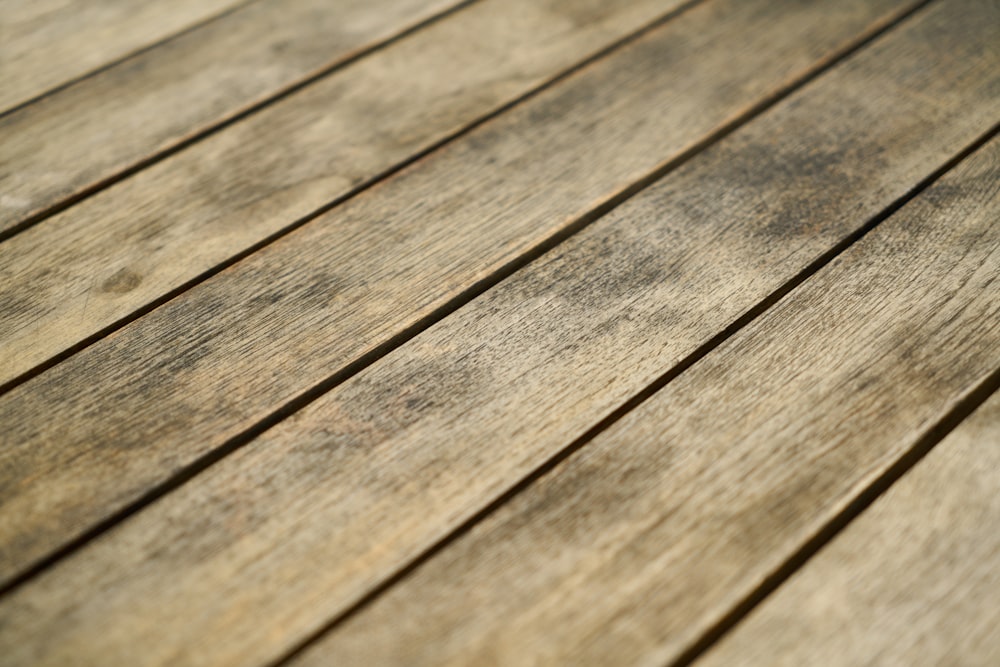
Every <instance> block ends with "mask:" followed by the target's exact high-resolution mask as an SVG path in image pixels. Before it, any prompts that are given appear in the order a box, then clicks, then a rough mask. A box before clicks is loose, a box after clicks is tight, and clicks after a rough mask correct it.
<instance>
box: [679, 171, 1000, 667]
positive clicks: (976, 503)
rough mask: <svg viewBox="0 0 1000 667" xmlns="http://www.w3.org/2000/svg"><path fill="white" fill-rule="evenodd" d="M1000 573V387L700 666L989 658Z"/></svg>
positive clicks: (971, 663)
mask: <svg viewBox="0 0 1000 667" xmlns="http://www.w3.org/2000/svg"><path fill="white" fill-rule="evenodd" d="M994 159H998V158H994ZM998 176H1000V172H998V170H996V169H995V170H994V177H995V178H996V177H998ZM994 215H996V213H994ZM993 294H994V297H995V298H996V297H1000V295H997V292H996V288H995V287H994V288H993ZM998 573H1000V394H997V395H994V396H993V397H992V398H991V399H989V400H988V401H987V402H986V403H985V404H983V405H982V406H980V408H979V409H978V410H977V411H976V412H975V413H973V414H972V415H971V416H970V417H969V418H968V419H966V420H965V421H964V422H962V423H961V424H960V425H959V426H958V428H956V429H955V430H954V431H953V432H952V433H951V434H950V435H948V436H947V437H946V438H945V439H944V440H943V441H942V442H940V443H938V445H937V446H936V447H935V448H934V449H933V450H932V451H931V452H930V454H928V455H927V457H926V458H925V459H924V460H922V461H920V462H919V463H918V464H917V465H916V467H915V468H914V469H913V470H910V471H909V472H908V473H906V475H904V476H903V477H902V478H901V479H900V480H899V481H897V482H896V484H895V485H893V486H892V487H891V488H890V489H889V491H888V492H886V494H885V495H884V496H883V497H881V498H880V499H878V500H877V501H876V502H875V504H874V505H872V506H871V507H869V508H868V509H867V510H865V512H864V513H863V514H862V515H861V516H860V517H858V518H857V519H855V520H854V521H853V522H852V523H851V524H850V525H848V527H847V528H846V529H845V530H844V531H843V532H842V533H840V534H839V535H838V536H837V537H836V538H835V539H834V540H833V542H831V543H830V544H829V545H827V546H826V547H824V549H823V550H822V551H820V553H818V554H817V555H816V556H815V557H814V558H813V559H812V560H810V561H808V562H807V563H806V565H805V566H804V567H803V568H802V570H800V571H799V572H798V573H796V574H795V575H794V576H793V577H792V578H791V579H789V580H788V581H787V582H785V584H783V585H782V586H781V588H780V589H778V591H777V592H775V593H774V594H773V595H772V596H771V597H769V598H768V599H766V600H765V601H764V603H763V604H762V605H761V606H760V607H759V608H757V609H756V610H755V611H754V612H753V613H751V614H750V616H749V617H748V618H747V619H746V620H744V621H743V622H742V623H740V625H738V626H737V628H736V629H735V630H734V631H733V633H732V634H731V635H729V636H727V637H725V638H723V640H722V642H721V643H720V644H719V645H717V646H716V647H715V648H714V649H712V650H711V651H710V652H709V653H708V654H707V655H706V656H705V657H704V658H703V659H702V660H700V661H699V662H697V663H695V664H697V665H699V666H702V667H708V666H710V665H725V666H726V667H729V666H730V665H769V666H770V665H805V664H810V663H811V662H814V661H816V659H817V656H823V663H824V664H827V665H851V666H859V665H906V666H907V667H920V666H921V665H927V666H928V667H931V666H934V667H938V666H940V665H956V666H958V665H962V666H963V667H977V666H979V667H992V666H993V665H998V664H1000V576H998Z"/></svg>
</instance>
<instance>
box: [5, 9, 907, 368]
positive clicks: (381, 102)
mask: <svg viewBox="0 0 1000 667" xmlns="http://www.w3.org/2000/svg"><path fill="white" fill-rule="evenodd" d="M677 4H678V2H676V0H674V1H671V2H667V3H664V2H661V1H660V0H648V1H645V2H631V1H629V0H618V1H616V2H605V3H601V4H600V6H599V7H598V6H597V5H595V3H594V0H569V1H566V0H558V1H555V2H537V0H513V1H510V0H505V1H488V2H481V3H479V4H478V5H474V6H473V7H470V8H469V9H467V10H465V11H462V12H459V13H458V14H456V15H454V16H451V17H448V18H447V19H446V20H444V21H441V22H439V23H437V24H435V25H432V26H430V27H428V28H425V29H423V30H421V31H419V32H418V33H417V34H415V35H413V36H412V37H411V38H409V39H405V40H403V41H402V42H400V43H398V44H395V45H393V46H391V47H389V48H387V49H386V50H384V51H382V52H379V53H376V54H374V55H372V56H371V57H369V58H366V59H364V60H362V61H361V62H358V63H356V64H355V65H353V66H351V67H349V68H347V69H346V70H344V71H342V72H339V73H337V74H336V75H334V76H331V77H329V78H328V79H326V80H323V81H320V82H318V83H316V84H315V85H313V86H311V87H310V88H308V89H307V90H305V91H303V92H301V93H299V94H297V95H294V96H292V97H291V98H289V99H286V100H284V101H283V102H281V103H279V104H277V105H275V106H274V107H272V108H270V109H267V110H265V111H263V112H261V113H259V114H257V115H255V116H253V117H251V118H249V119H247V120H245V121H243V122H240V123H238V124H237V125H235V126H233V127H231V128H229V129H227V130H226V131H224V132H223V133H221V134H220V135H217V136H215V137H212V138H210V139H208V140H206V141H204V142H201V143H199V144H198V145H196V146H194V147H192V148H190V149H188V150H186V151H184V152H183V153H181V154H179V155H176V156H174V157H172V158H170V159H168V160H166V161H165V162H163V163H161V164H159V165H157V166H155V167H153V168H151V169H148V170H146V171H145V172H143V173H141V174H139V175H137V176H135V177H134V178H132V179H129V180H128V181H127V182H124V183H122V184H120V185H118V186H116V187H113V188H111V189H109V190H107V191H105V192H103V193H101V194H99V195H98V196H96V197H94V198H93V199H90V200H88V201H85V202H83V203H81V204H80V205H78V206H75V207H73V208H72V209H70V210H68V211H66V212H65V213H63V214H62V215H58V216H55V217H53V218H50V219H49V220H47V221H45V222H44V223H42V224H41V225H39V226H37V227H36V228H34V229H31V230H29V231H27V232H25V233H23V234H21V235H20V236H19V237H16V238H14V239H11V240H9V241H8V242H6V243H4V244H0V267H2V268H0V285H4V286H5V288H3V289H0V303H6V304H8V305H7V307H6V308H4V310H5V312H6V313H7V316H6V317H5V318H3V322H2V323H0V341H3V345H2V347H0V385H2V384H4V383H5V382H8V381H10V380H11V379H12V378H15V377H17V376H19V375H20V374H22V373H24V372H25V371H27V370H28V369H31V368H32V367H33V366H34V365H35V364H38V363H40V362H43V361H45V360H47V359H49V358H50V357H52V356H53V355H54V354H57V353H59V352H61V351H63V350H65V349H67V348H68V347H70V346H72V345H74V344H76V343H78V342H79V341H80V340H82V339H84V338H86V337H87V336H91V335H94V334H95V333H97V332H99V331H101V330H102V329H104V328H105V327H107V326H109V325H111V324H113V323H115V322H116V321H118V320H120V319H121V318H123V317H126V316H128V315H129V314H130V313H132V312H134V311H135V310H136V309H138V308H141V307H142V306H145V305H146V304H148V303H149V302H150V301H152V300H154V299H156V298H158V297H160V296H162V295H163V294H166V293H168V292H170V291H171V290H173V289H176V288H178V287H179V286H181V285H183V284H184V283H186V282H187V281H190V280H192V279H193V278H195V277H197V276H199V275H200V274H202V273H203V272H205V271H207V270H209V269H211V268H212V267H214V266H215V265H216V264H218V263H219V262H222V261H225V260H227V259H229V258H231V257H233V256H234V255H236V254H238V253H239V252H241V251H243V250H245V249H246V248H248V247H250V246H252V245H254V244H255V243H258V242H260V241H261V240H263V239H266V238H267V237H269V236H270V235H271V234H274V233H275V232H277V231H279V230H281V229H282V228H284V227H285V226H287V225H289V224H290V223H292V222H294V221H296V220H298V219H300V218H303V217H305V216H308V215H309V214H312V213H313V212H315V211H316V210H317V209H319V208H321V207H323V206H324V205H326V204H328V203H329V202H331V201H334V200H336V199H337V198H338V197H343V196H345V195H347V194H349V193H350V192H351V191H352V189H354V188H356V187H358V186H359V185H361V184H362V183H364V182H366V181H368V180H369V179H371V178H373V177H374V176H376V175H378V174H379V173H380V172H383V171H384V170H386V169H389V168H391V167H392V166H393V165H394V164H397V163H399V162H401V161H404V160H406V159H407V158H409V157H411V156H413V155H414V154H416V153H419V152H420V151H421V150H424V149H427V148H428V147H430V146H432V145H433V144H434V142H436V141H440V140H442V139H443V138H445V137H447V136H448V135H449V134H451V133H454V132H456V131H458V130H460V129H461V128H462V127H463V126H464V125H466V124H468V123H471V122H473V121H474V120H476V118H477V117H479V116H481V115H483V114H486V113H489V112H490V111H492V110H494V109H496V108H497V107H498V106H500V105H502V104H503V103H505V102H508V101H510V100H511V99H514V98H516V97H517V96H518V95H521V94H523V93H525V92H526V91H527V90H529V89H530V88H532V87H534V86H537V85H539V84H541V83H543V82H544V81H545V80H546V79H548V78H550V77H552V76H554V75H556V74H557V73H558V72H560V71H561V70H564V69H566V68H567V67H570V66H572V65H573V64H574V63H576V62H578V61H579V60H581V59H583V58H585V57H586V56H588V55H590V54H592V53H594V52H596V51H598V50H599V49H600V48H602V47H605V46H607V45H608V44H610V43H612V42H614V41H615V40H616V39H619V38H621V37H622V36H624V35H626V34H628V33H629V32H632V31H634V30H636V29H638V28H640V27H641V26H643V25H645V24H646V23H647V22H649V21H650V20H652V19H654V18H656V17H657V16H660V15H661V14H662V13H663V12H664V11H665V9H669V8H671V7H675V6H676V5H677ZM886 4H887V3H883V6H886ZM897 4H899V3H897ZM902 4H905V3H902ZM359 6H360V5H359ZM368 11H373V10H368ZM456 63H459V64H460V65H456ZM442 71H447V72H448V76H442V74H441V73H442ZM100 99H103V100H106V101H109V102H110V101H113V99H114V97H113V96H111V97H109V96H105V95H102V96H101V98H100ZM84 136H86V135H84ZM64 151H65V144H60V145H53V146H52V148H51V149H50V152H49V155H50V156H53V158H54V156H55V155H63V152H64Z"/></svg>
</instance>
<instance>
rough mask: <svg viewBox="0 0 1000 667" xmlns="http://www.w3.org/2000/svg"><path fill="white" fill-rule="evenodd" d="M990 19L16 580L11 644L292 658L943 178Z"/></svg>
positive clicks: (759, 133) (650, 203) (0, 639)
mask: <svg viewBox="0 0 1000 667" xmlns="http://www.w3.org/2000/svg"><path fill="white" fill-rule="evenodd" d="M975 7H976V4H975V3H963V7H962V8H964V9H967V10H969V11H970V12H971V14H970V16H969V18H968V19H967V20H962V19H961V18H959V17H950V19H949V17H942V16H941V15H940V13H937V14H931V15H927V16H924V17H923V19H922V20H921V21H920V22H919V23H916V24H914V25H911V26H909V27H908V28H907V29H905V30H903V31H901V32H899V33H898V34H894V35H890V36H889V37H887V38H886V39H885V40H884V42H880V43H879V44H878V45H876V46H874V47H872V48H871V49H869V50H867V51H866V52H865V53H864V54H862V57H859V58H858V59H856V60H853V61H851V62H850V63H848V64H846V65H844V66H843V67H842V68H840V69H839V70H838V71H837V72H835V73H833V74H831V75H829V76H827V77H824V78H823V79H821V80H819V81H818V82H816V83H815V84H814V85H813V86H811V87H809V88H807V89H805V90H804V91H803V92H802V94H801V95H798V96H796V97H795V98H794V99H792V100H790V101H789V102H788V103H787V104H784V105H783V106H782V107H780V108H779V109H776V110H775V111H773V112H772V113H769V114H767V115H766V116H764V117H762V118H760V119H758V120H756V121H754V123H753V124H751V125H750V126H748V127H747V128H745V129H744V130H743V131H741V132H739V133H737V134H735V135H733V136H731V137H730V138H728V139H727V140H725V141H724V142H722V143H720V144H718V145H716V146H715V147H713V148H711V149H709V150H708V151H707V152H706V153H705V154H704V155H702V156H700V157H699V158H697V159H695V160H694V161H692V162H690V163H688V165H687V166H686V167H684V168H682V169H681V170H680V171H678V172H676V173H674V174H673V175H672V176H671V177H669V178H668V179H666V180H664V181H662V182H661V183H660V184H658V185H656V186H654V187H653V188H651V189H650V190H648V191H647V192H645V193H643V194H642V195H640V196H639V197H637V198H636V199H635V200H633V201H632V202H630V203H629V204H626V205H625V206H622V207H620V208H618V209H616V211H615V212H613V213H612V214H611V215H609V216H607V217H605V218H603V219H602V220H600V221H598V222H597V223H595V224H594V225H593V226H592V227H590V228H588V229H586V230H584V231H583V232H581V234H579V235H577V236H575V237H573V238H571V239H569V240H568V241H566V242H565V243H564V244H563V245H562V246H560V247H559V249H557V250H556V251H554V252H553V253H551V254H550V255H547V256H546V257H544V258H543V259H541V260H540V261H538V262H536V263H534V264H532V265H531V266H529V267H528V268H527V269H525V270H523V271H521V272H519V273H518V274H515V276H514V277H513V278H511V279H510V280H509V281H507V282H505V283H502V284H501V285H500V286H498V287H497V288H495V289H494V290H491V291H490V292H488V293H487V294H486V295H484V296H483V297H481V298H480V299H477V300H476V301H474V302H472V303H471V304H470V305H469V306H467V307H466V308H463V309H461V310H459V311H458V312H456V313H454V314H453V315H451V316H450V317H448V318H446V319H445V320H443V321H442V322H440V323H439V324H438V325H437V326H435V327H432V328H431V329H429V330H427V331H425V332H424V333H422V334H421V335H419V336H418V337H416V338H415V339H414V340H412V341H411V342H410V343H408V344H406V345H404V346H403V347H401V348H399V349H398V350H396V351H395V352H394V353H392V354H390V355H389V356H387V357H385V358H384V359H382V360H380V361H379V362H377V363H376V364H374V365H373V366H371V367H370V368H369V369H367V370H366V371H363V372H362V373H360V374H358V375H357V376H355V377H354V378H352V379H351V380H349V381H347V382H346V383H344V384H342V385H341V386H340V387H338V388H336V389H334V390H333V391H332V392H330V393H329V394H327V395H326V396H324V397H322V398H321V399H320V400H318V401H317V402H316V403H314V404H313V405H312V406H310V407H309V408H307V409H306V410H304V411H302V412H300V413H298V414H297V415H295V416H293V417H292V418H291V419H289V420H287V421H286V422H283V423H282V424H280V425H278V426H277V427H275V428H274V429H271V430H270V431H268V432H266V433H265V434H264V435H263V436H262V437H260V438H259V439H258V440H256V441H255V442H252V443H250V444H249V445H248V446H247V447H245V448H244V449H242V450H240V451H239V452H236V453H235V454H234V455H232V456H230V457H228V458H226V459H225V460H223V461H222V462H220V463H219V464H217V465H216V466H214V467H212V468H210V469H209V470H207V471H206V472H205V473H203V474H202V475H201V476H199V477H198V478H196V479H195V480H193V481H192V482H191V483H189V484H187V485H185V486H184V487H182V488H180V489H178V490H176V491H175V492H173V493H171V494H170V495H168V496H167V497H165V498H163V499H162V500H161V501H160V502H157V503H156V504H154V505H152V506H150V507H148V508H147V509H146V510H145V511H143V512H141V513H139V514H137V515H135V516H133V517H132V518H131V519H129V520H128V521H126V522H125V523H123V524H121V525H119V526H118V527H117V528H116V529H113V530H111V531H110V532H108V533H106V534H105V535H104V536H102V537H101V538H99V539H98V540H96V541H94V542H91V543H90V544H89V545H87V546H86V547H84V548H83V549H81V550H80V551H78V552H77V553H76V554H74V555H73V556H72V557H70V558H69V559H67V560H64V561H62V562H61V563H59V564H57V565H56V566H54V567H53V568H52V569H50V570H48V571H47V572H45V573H43V574H42V575H40V576H39V577H38V578H37V579H34V580H33V581H31V582H29V583H27V584H26V585H24V586H23V587H20V588H19V589H17V590H16V591H15V592H14V593H13V594H12V595H11V596H9V597H8V598H6V599H5V600H4V601H3V602H2V603H0V647H3V648H5V649H8V650H9V651H10V655H11V656H13V658H12V660H13V662H14V664H22V663H23V664H43V665H44V664H59V663H60V661H62V660H64V659H66V657H67V656H77V657H79V658H80V659H81V660H83V661H86V660H87V659H88V657H91V656H100V660H101V661H102V664H119V663H121V664H126V663H128V662H129V661H130V659H131V657H132V655H131V651H132V647H136V646H141V647H142V651H143V653H142V657H143V662H144V663H148V664H166V663H170V662H176V661H180V662H184V663H191V664H254V663H257V662H259V661H264V662H266V661H268V660H270V659H273V657H275V656H276V655H280V654H281V653H282V652H283V651H285V650H288V648H289V647H291V646H294V645H295V643H296V642H297V641H299V640H300V639H301V638H302V637H304V636H307V635H308V634H309V633H311V632H313V631H315V630H316V629H317V628H319V627H322V624H323V623H324V622H325V620H326V619H328V618H330V617H332V616H334V615H336V614H337V613H339V612H340V611H342V610H343V609H344V608H346V607H347V606H349V605H351V604H352V603H353V602H355V601H357V600H358V599H359V597H361V596H363V595H364V594H365V593H366V592H367V591H369V590H370V589H371V587H372V586H374V585H376V584H378V583H379V582H380V581H381V580H382V579H384V578H385V577H386V576H387V575H388V574H389V573H391V572H393V571H394V570H396V569H397V568H399V567H400V566H401V565H403V564H405V563H406V562H407V561H408V560H409V559H410V558H412V557H413V556H414V555H415V554H417V553H419V552H420V551H421V550H422V549H424V548H426V547H427V546H428V545H429V544H432V543H433V542H434V541H435V540H436V539H438V538H440V537H441V536H442V535H444V534H446V533H447V532H448V531H449V530H451V529H452V528H453V527H454V526H455V525H456V524H457V523H459V522H461V521H462V520H464V519H465V518H467V517H469V516H470V515H471V514H473V513H475V512H476V511H477V510H478V509H479V508H480V507H482V506H483V505H484V504H485V503H487V502H489V501H490V500H491V499H492V498H494V497H496V496H497V495H498V494H500V493H502V492H503V491H504V489H505V488H507V487H509V486H510V485H511V484H513V483H515V482H516V481H517V480H518V479H519V478H520V477H521V476H523V475H524V474H526V473H527V472H529V471H530V470H532V469H533V468H534V467H535V466H537V465H538V464H539V463H540V462H542V461H544V460H545V459H546V458H547V457H549V456H551V455H552V454H553V453H554V452H556V451H558V450H559V449H560V448H561V447H562V446H564V445H565V444H567V443H568V442H571V441H572V440H573V439H574V438H575V437H578V436H579V435H580V434H582V433H583V432H585V431H586V430H587V429H588V428H589V427H590V426H592V425H593V424H594V423H595V422H596V421H597V420H599V419H601V418H602V417H603V416H604V415H606V414H607V413H608V412H609V411H611V410H613V409H614V408H615V407H617V406H618V405H620V404H621V403H622V402H623V401H625V400H627V399H628V398H629V397H630V396H631V395H633V394H634V393H635V392H637V391H639V390H641V389H642V388H643V387H644V386H645V385H646V384H647V383H648V382H650V381H651V380H652V379H654V378H655V377H657V376H658V375H659V374H660V373H662V372H663V370H665V369H667V368H670V367H671V366H672V365H673V364H674V363H676V362H677V360H678V359H680V358H681V357H683V356H684V355H685V354H688V353H690V352H691V351H692V350H693V349H695V348H696V347H697V346H698V345H699V344H701V343H702V342H704V341H705V340H707V339H708V338H709V337H711V336H712V335H713V334H715V333H716V332H718V331H719V330H720V329H721V328H722V327H724V326H726V325H727V324H728V323H729V321H731V320H732V319H733V318H735V317H737V316H739V315H740V314H741V313H743V312H744V311H745V310H747V309H748V308H749V307H750V306H752V305H753V304H754V303H755V302H756V301H757V300H759V299H760V298H762V297H763V296H765V295H766V294H767V293H768V292H769V291H771V290H773V289H774V288H775V287H777V286H780V285H781V284H782V282H783V281H784V280H787V279H788V278H789V277H790V276H791V275H794V274H795V272H796V271H798V270H799V269H801V268H802V266H804V265H805V264H807V263H808V262H809V261H811V260H812V259H813V258H814V257H815V256H816V255H817V254H819V253H821V252H823V251H824V250H826V249H827V248H828V247H829V246H830V245H831V244H833V243H835V242H836V241H837V240H839V239H841V238H842V237H843V236H844V235H845V234H848V233H850V232H851V231H852V230H853V229H854V228H856V226H857V225H858V224H860V223H861V222H863V221H864V219H865V218H866V217H868V216H869V215H872V214H874V213H875V212H877V211H878V210H879V209H880V208H881V207H882V206H884V205H885V204H886V203H887V202H888V201H891V199H892V198H893V197H894V196H896V195H898V194H899V193H900V192H901V191H905V190H906V189H907V188H908V187H909V186H908V185H906V183H912V182H915V181H916V180H918V179H919V178H920V177H921V175H922V174H924V173H926V170H928V169H932V168H933V167H931V166H928V165H927V162H930V161H933V160H934V159H936V158H940V157H941V156H942V155H943V154H945V153H946V151H945V149H943V148H942V147H941V146H938V145H936V144H935V143H934V142H933V141H930V139H931V137H936V138H938V139H943V140H944V143H945V144H952V143H954V142H955V141H956V140H957V139H958V138H959V135H958V134H952V133H953V132H955V130H956V128H952V129H948V123H949V122H952V121H955V119H956V118H958V116H960V115H961V113H963V112H962V111H961V109H963V108H964V109H966V110H967V111H966V112H964V113H968V110H969V109H972V108H978V109H979V113H980V114H985V113H988V111H989V110H990V109H991V106H990V105H989V103H988V99H986V98H983V99H981V100H980V101H979V102H974V100H976V99H977V98H980V94H979V93H977V92H975V91H976V90H977V89H978V88H979V86H980V85H983V81H992V82H993V83H992V84H990V85H992V86H994V87H995V86H996V81H997V78H996V75H995V74H994V73H993V71H994V70H995V68H991V67H983V69H981V70H979V72H978V74H974V73H973V70H969V71H968V72H965V73H964V74H962V73H961V72H960V71H958V70H953V69H951V68H952V67H955V66H956V65H957V64H958V63H966V65H962V67H966V66H968V63H969V62H970V59H969V58H955V59H954V60H951V59H935V58H933V57H932V54H934V53H939V52H942V51H943V50H946V49H945V47H951V46H952V43H953V42H955V45H954V48H956V49H960V48H962V47H961V46H960V44H962V43H964V44H967V45H968V46H967V47H966V48H969V49H976V48H978V38H979V37H977V35H980V36H981V35H982V34H983V32H984V31H983V30H982V29H981V28H980V29H979V30H978V32H977V27H976V26H977V23H976V21H975V12H974V11H973V10H974V9H975ZM978 25H980V26H981V25H982V24H981V23H980V24H978ZM958 55H961V54H958ZM915 62H920V63H921V64H922V66H921V67H919V68H917V67H914V66H913V65H914V63H915ZM973 69H975V68H973ZM945 72H950V73H951V74H954V75H955V76H954V77H952V78H948V77H944V76H943V74H944V73H945ZM977 80H980V82H979V83H976V81H977ZM927 81H952V82H956V81H958V82H961V84H960V85H962V86H963V88H964V91H963V94H962V95H951V96H949V95H944V94H942V95H940V96H939V97H938V99H948V98H949V97H951V98H952V99H954V100H955V102H954V104H955V108H954V109H952V108H946V107H941V106H938V105H937V103H931V102H929V101H928V100H927V98H925V97H924V92H925V85H926V83H927ZM939 92H941V93H944V91H943V90H940V91H939ZM833 102H836V103H833ZM970 105H971V106H970ZM886 109H894V110H896V111H898V112H899V113H898V115H894V114H887V113H885V110H886ZM961 122H963V123H966V122H967V123H969V124H970V125H975V124H976V122H975V121H973V120H972V119H971V118H967V119H966V120H965V121H961ZM980 122H981V119H980ZM930 126H934V127H935V128H936V129H937V131H936V132H934V133H931V132H928V131H927V129H928V127H930ZM966 131H968V130H966ZM757 169H760V171H759V172H754V171H753V170H757ZM748 173H760V174H762V176H761V178H759V179H758V180H756V181H750V182H747V185H746V186H745V187H743V188H734V187H733V183H734V182H737V181H739V180H740V179H742V178H745V177H746V174H748ZM765 174H772V175H771V176H770V177H766V176H764V175H765ZM778 240H783V243H778V242H777V241H778ZM609 504H613V497H611V496H609V497H608V498H606V499H604V500H601V501H600V502H597V503H596V504H595V508H597V509H595V511H598V510H599V509H600V508H604V507H607V506H608V505H609ZM598 515H599V512H598ZM467 593H468V597H467V598H466V599H465V602H466V603H468V604H472V605H474V606H477V607H478V606H479V605H478V601H476V602H470V600H471V601H475V600H476V596H477V595H478V593H477V592H476V590H475V586H473V587H472V589H471V590H469V591H468V592H467ZM468 604H466V605H465V609H468ZM427 611H436V609H432V608H429V609H428V610H427ZM422 614H423V612H421V613H419V614H417V615H416V617H413V618H412V619H408V620H402V621H401V622H400V624H399V625H398V627H399V628H400V631H401V632H403V631H406V630H407V628H408V627H409V626H408V623H410V621H411V620H412V621H413V622H415V623H418V624H419V623H420V620H419V617H420V616H421V615H422ZM261 617H266V618H268V619H269V632H268V633H262V632H260V628H259V619H260V618H261ZM98 624H99V625H100V631H98ZM334 664H365V663H364V662H353V661H347V662H343V663H334Z"/></svg>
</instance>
